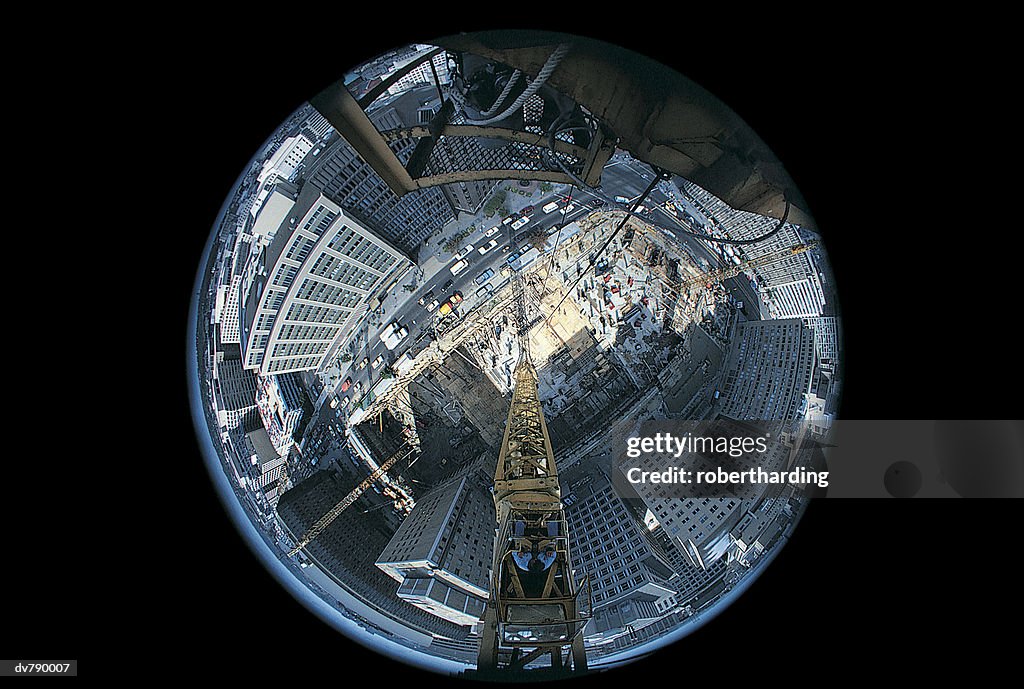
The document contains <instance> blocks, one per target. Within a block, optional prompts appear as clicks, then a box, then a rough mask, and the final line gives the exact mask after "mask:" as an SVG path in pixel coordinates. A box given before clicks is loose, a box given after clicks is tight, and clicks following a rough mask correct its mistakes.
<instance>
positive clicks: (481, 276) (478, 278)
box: [473, 268, 494, 285]
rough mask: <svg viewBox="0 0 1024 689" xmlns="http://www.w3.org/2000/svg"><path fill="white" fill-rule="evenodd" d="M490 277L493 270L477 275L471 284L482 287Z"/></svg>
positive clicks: (492, 274) (492, 275)
mask: <svg viewBox="0 0 1024 689" xmlns="http://www.w3.org/2000/svg"><path fill="white" fill-rule="evenodd" d="M492 277H494V268H488V269H487V270H485V271H484V272H482V273H480V274H479V275H477V276H476V279H475V280H473V282H475V283H476V284H478V285H482V284H484V283H485V282H487V281H488V280H490V279H491V278H492Z"/></svg>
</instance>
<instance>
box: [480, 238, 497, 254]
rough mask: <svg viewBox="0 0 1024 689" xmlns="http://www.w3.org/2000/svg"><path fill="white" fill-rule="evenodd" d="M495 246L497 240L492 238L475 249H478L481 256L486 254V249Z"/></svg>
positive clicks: (488, 249)
mask: <svg viewBox="0 0 1024 689" xmlns="http://www.w3.org/2000/svg"><path fill="white" fill-rule="evenodd" d="M496 246H498V240H497V239H492V240H491V241H489V242H487V244H485V245H484V246H482V247H480V248H479V249H477V251H479V252H480V255H481V256H483V255H484V254H486V253H487V252H488V251H490V250H491V249H493V248H494V247H496Z"/></svg>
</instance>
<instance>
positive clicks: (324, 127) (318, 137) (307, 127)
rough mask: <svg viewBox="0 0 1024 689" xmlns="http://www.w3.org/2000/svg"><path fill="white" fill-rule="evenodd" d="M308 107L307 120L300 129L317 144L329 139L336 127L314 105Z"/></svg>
mask: <svg viewBox="0 0 1024 689" xmlns="http://www.w3.org/2000/svg"><path fill="white" fill-rule="evenodd" d="M307 107H308V108H309V109H308V111H307V113H306V119H305V120H303V121H302V125H300V127H299V129H300V130H301V131H302V133H303V134H305V136H306V137H307V138H309V139H311V140H312V141H315V142H316V141H323V140H325V139H327V138H328V137H329V136H330V135H331V134H332V133H333V132H334V127H332V126H331V123H330V122H328V121H327V118H326V117H324V116H323V115H321V114H320V113H319V112H318V111H317V110H316V109H315V108H314V107H313V106H312V105H308V106H307Z"/></svg>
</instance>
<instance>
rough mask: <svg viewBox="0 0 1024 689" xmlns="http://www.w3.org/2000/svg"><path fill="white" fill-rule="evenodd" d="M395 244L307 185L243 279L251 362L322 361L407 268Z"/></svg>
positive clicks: (257, 365) (286, 367)
mask: <svg viewBox="0 0 1024 689" xmlns="http://www.w3.org/2000/svg"><path fill="white" fill-rule="evenodd" d="M409 265H410V262H409V260H408V259H407V258H406V257H405V256H404V255H403V254H402V253H401V252H400V251H399V250H398V249H396V248H394V247H393V246H391V245H390V244H388V243H387V242H385V241H384V240H382V239H380V238H379V237H377V236H376V235H374V234H373V232H371V231H370V230H368V229H366V228H365V227H364V226H363V225H361V224H360V223H358V222H356V221H355V220H354V219H352V218H351V217H349V216H348V215H347V214H346V213H345V212H344V211H342V209H341V208H340V207H339V206H338V205H337V204H336V203H334V202H333V201H331V200H330V199H328V198H326V197H325V196H323V195H322V194H321V193H320V190H319V189H317V188H316V187H315V186H313V185H309V184H307V185H306V186H305V187H304V188H303V190H302V192H301V193H300V194H299V195H298V197H297V198H296V199H295V201H294V202H293V203H292V205H291V208H290V209H289V211H288V212H287V213H286V214H285V215H284V219H283V220H282V221H281V225H280V227H279V228H278V229H277V230H276V231H275V232H274V236H273V239H272V240H271V241H270V243H269V244H268V245H267V246H266V247H265V248H263V249H262V251H261V252H260V254H259V256H258V257H257V258H256V259H255V260H253V261H252V263H251V276H250V277H247V279H243V282H242V294H244V300H243V302H242V309H241V314H240V322H241V344H242V351H243V361H244V363H245V367H246V368H252V369H257V370H259V372H260V373H262V374H264V375H269V374H274V373H287V372H290V371H306V370H315V369H317V368H319V367H320V366H321V365H322V364H323V363H324V360H325V358H326V357H327V354H328V352H329V351H330V350H331V349H332V346H333V345H334V344H335V343H337V342H339V341H340V340H341V339H342V338H343V337H344V336H346V335H348V334H350V332H351V330H352V329H353V328H354V327H355V324H356V323H357V322H358V320H359V319H360V318H361V317H362V315H363V314H364V313H365V312H366V309H367V303H368V301H369V300H370V298H371V297H372V296H374V294H375V293H376V291H377V290H379V289H380V288H381V287H382V286H384V285H386V284H387V280H388V279H390V278H392V277H393V276H397V275H398V273H399V271H400V270H403V269H406V268H408V266H409Z"/></svg>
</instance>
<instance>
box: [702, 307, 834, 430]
mask: <svg viewBox="0 0 1024 689" xmlns="http://www.w3.org/2000/svg"><path fill="white" fill-rule="evenodd" d="M814 365H815V360H814V332H813V331H812V330H811V329H810V328H809V327H807V324H806V323H804V321H803V320H801V319H799V318H789V319H785V320H774V321H741V322H740V323H739V324H738V325H737V326H736V333H735V337H734V338H733V342H732V345H731V347H730V349H729V354H728V363H727V364H726V371H725V376H724V380H723V384H722V397H721V400H719V403H720V406H719V409H718V411H719V412H720V413H722V414H724V415H725V416H728V417H730V418H733V419H740V420H750V421H757V420H763V421H790V420H793V419H794V418H796V414H797V410H798V409H799V408H800V404H801V402H802V401H803V396H804V395H805V394H806V393H807V392H809V391H810V389H811V379H812V377H813V375H814Z"/></svg>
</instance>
